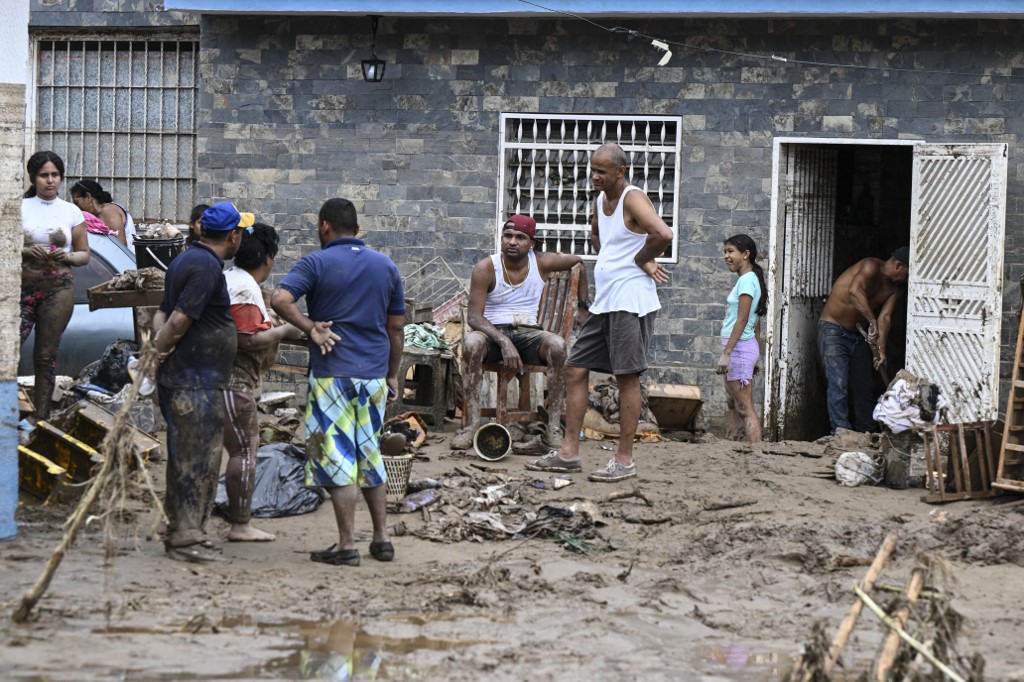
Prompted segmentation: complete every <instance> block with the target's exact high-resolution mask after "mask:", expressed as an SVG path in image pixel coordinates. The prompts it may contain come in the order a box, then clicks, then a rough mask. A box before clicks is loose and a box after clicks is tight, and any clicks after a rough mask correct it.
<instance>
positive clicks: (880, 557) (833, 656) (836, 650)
mask: <svg viewBox="0 0 1024 682" xmlns="http://www.w3.org/2000/svg"><path fill="white" fill-rule="evenodd" d="M896 539H897V535H896V533H889V535H887V536H886V538H885V540H884V541H883V542H882V546H881V548H880V549H879V550H878V554H876V555H875V560H874V561H872V562H871V566H870V567H869V568H868V572H867V573H866V574H865V575H864V580H863V581H861V586H862V588H863V590H864V591H865V592H869V591H870V590H871V589H872V588H873V587H874V585H875V580H877V579H878V574H879V573H881V572H882V566H884V565H885V562H886V561H887V560H888V559H889V555H891V554H892V552H893V550H894V549H896ZM863 609H864V602H862V601H861V600H860V599H858V600H856V601H855V602H854V603H853V606H851V607H850V613H848V614H847V615H846V618H844V619H843V622H842V623H840V625H839V630H838V631H837V632H836V636H835V639H833V640H832V646H830V647H829V649H828V658H826V659H825V665H824V666H823V671H824V673H825V676H826V677H827V678H830V677H831V676H832V672H833V671H834V670H835V668H836V663H838V662H839V654H841V653H842V651H843V647H845V646H846V641H847V640H848V639H849V638H850V633H851V632H853V626H854V625H856V624H857V619H858V618H860V612H861V611H862V610H863Z"/></svg>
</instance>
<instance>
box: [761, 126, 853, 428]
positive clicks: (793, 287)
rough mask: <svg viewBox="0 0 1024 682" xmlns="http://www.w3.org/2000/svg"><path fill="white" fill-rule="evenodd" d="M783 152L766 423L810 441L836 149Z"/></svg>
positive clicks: (827, 283)
mask: <svg viewBox="0 0 1024 682" xmlns="http://www.w3.org/2000/svg"><path fill="white" fill-rule="evenodd" d="M781 151H782V154H783V158H782V163H783V167H782V169H780V170H781V171H784V172H782V173H780V176H781V177H780V178H779V179H780V187H779V190H778V191H779V192H780V193H781V194H782V195H783V196H784V197H785V201H784V203H783V204H782V206H780V209H781V211H782V213H783V216H782V220H781V221H779V222H780V223H781V225H782V226H783V234H782V235H781V236H782V238H781V239H777V240H776V242H777V243H776V245H775V246H776V249H778V246H779V245H781V246H782V250H781V252H780V251H778V250H776V253H775V256H776V261H775V263H774V264H773V268H772V270H773V272H771V273H770V276H774V280H773V281H775V282H776V283H781V288H776V289H775V291H776V292H778V293H777V294H776V296H777V298H776V301H775V304H774V305H776V306H778V308H773V309H772V313H773V317H774V314H776V311H777V314H778V315H779V321H780V323H781V324H780V328H779V332H778V335H777V337H776V334H775V331H774V324H772V325H771V326H770V327H771V328H770V330H769V331H770V334H771V336H770V341H769V343H772V344H773V346H774V348H773V351H778V354H777V355H776V353H774V352H773V353H772V355H771V356H769V357H770V358H771V360H770V365H769V367H768V381H769V390H768V391H766V396H767V398H768V401H767V402H768V404H767V409H766V415H767V420H766V421H767V424H768V430H769V437H771V438H773V439H776V440H777V439H784V438H795V439H809V438H814V437H817V434H810V433H809V432H807V433H805V430H806V428H805V427H806V425H807V424H810V423H814V422H815V420H814V418H813V415H814V414H815V413H817V412H821V411H822V401H821V400H819V399H817V391H816V390H814V387H816V386H817V385H818V384H819V383H820V381H821V379H820V372H821V370H820V368H819V365H818V350H817V333H818V330H817V323H818V317H819V316H820V315H821V309H822V306H823V305H824V300H825V298H827V297H828V293H829V289H830V288H831V286H832V255H833V254H832V249H833V244H834V241H835V205H836V158H837V154H838V152H837V150H836V148H835V147H834V146H828V145H803V144H801V145H786V146H784V147H783V148H782V150H781ZM780 266H781V273H780V272H778V269H779V268H780ZM779 275H781V277H779ZM780 280H781V282H780ZM775 363H777V364H775ZM772 365H774V366H772ZM787 415H788V416H789V418H788V419H787ZM826 419H827V418H826Z"/></svg>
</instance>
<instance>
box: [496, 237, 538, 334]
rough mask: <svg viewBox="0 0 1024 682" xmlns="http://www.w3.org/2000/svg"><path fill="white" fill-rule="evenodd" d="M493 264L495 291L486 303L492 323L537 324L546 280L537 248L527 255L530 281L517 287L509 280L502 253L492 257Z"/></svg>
mask: <svg viewBox="0 0 1024 682" xmlns="http://www.w3.org/2000/svg"><path fill="white" fill-rule="evenodd" d="M491 262H492V263H493V264H494V289H493V290H492V291H491V292H490V293H488V294H487V299H486V301H484V317H486V318H487V321H488V322H490V323H491V324H528V325H535V324H537V308H538V307H540V296H541V294H542V293H543V292H544V280H543V278H541V276H540V268H539V267H538V266H537V256H535V255H534V253H533V249H530V251H529V253H528V254H527V262H528V263H529V264H530V270H529V272H527V273H526V279H524V280H523V283H522V284H517V285H516V286H512V285H511V284H509V283H508V282H507V281H506V278H505V268H504V266H503V265H502V262H501V254H500V253H496V254H494V255H493V256H491Z"/></svg>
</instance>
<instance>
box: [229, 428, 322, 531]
mask: <svg viewBox="0 0 1024 682" xmlns="http://www.w3.org/2000/svg"><path fill="white" fill-rule="evenodd" d="M305 461H306V459H305V455H304V453H303V451H302V450H301V449H300V448H297V447H295V446H294V445H292V444H290V443H270V444H269V445H264V446H263V447H261V448H260V449H259V452H257V453H256V485H255V487H254V489H253V491H252V515H253V517H254V518H259V519H273V518H278V517H281V516H298V515H299V514H308V513H309V512H311V511H315V510H316V508H317V507H319V506H320V505H321V503H323V501H324V499H325V495H324V492H323V489H322V488H320V487H319V486H307V485H306V472H305ZM213 510H214V512H216V513H217V514H220V515H221V516H223V517H224V518H228V493H227V489H225V487H224V477H223V476H221V477H220V481H219V482H218V483H217V497H216V499H215V500H214V507H213Z"/></svg>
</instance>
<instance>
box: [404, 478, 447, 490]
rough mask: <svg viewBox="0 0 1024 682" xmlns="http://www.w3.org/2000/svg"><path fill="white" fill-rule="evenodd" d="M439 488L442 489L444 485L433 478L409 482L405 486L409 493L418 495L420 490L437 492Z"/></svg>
mask: <svg viewBox="0 0 1024 682" xmlns="http://www.w3.org/2000/svg"><path fill="white" fill-rule="evenodd" d="M440 488H444V483H442V482H441V481H438V480H435V479H433V478H420V479H417V480H415V481H409V484H408V485H407V486H406V490H408V491H409V492H410V493H418V492H419V491H421V490H437V489H440Z"/></svg>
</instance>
